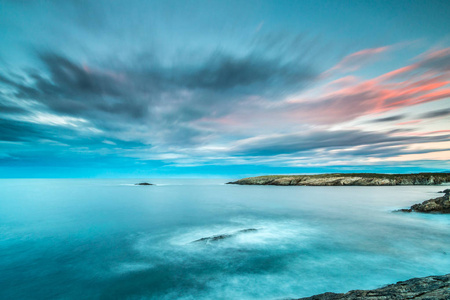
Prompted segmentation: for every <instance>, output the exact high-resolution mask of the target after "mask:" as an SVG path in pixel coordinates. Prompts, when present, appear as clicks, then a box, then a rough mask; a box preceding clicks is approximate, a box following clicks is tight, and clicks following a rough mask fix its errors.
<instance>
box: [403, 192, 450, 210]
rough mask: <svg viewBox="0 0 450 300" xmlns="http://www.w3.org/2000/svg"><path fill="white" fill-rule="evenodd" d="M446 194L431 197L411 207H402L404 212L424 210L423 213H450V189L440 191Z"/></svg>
mask: <svg viewBox="0 0 450 300" xmlns="http://www.w3.org/2000/svg"><path fill="white" fill-rule="evenodd" d="M439 193H444V196H442V197H438V198H434V199H430V200H427V201H424V202H422V203H418V204H414V205H413V206H411V208H408V209H401V210H400V211H403V212H422V213H444V214H448V213H450V200H449V194H450V189H446V190H443V191H440V192H439Z"/></svg>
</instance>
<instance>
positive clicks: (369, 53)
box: [322, 46, 391, 77]
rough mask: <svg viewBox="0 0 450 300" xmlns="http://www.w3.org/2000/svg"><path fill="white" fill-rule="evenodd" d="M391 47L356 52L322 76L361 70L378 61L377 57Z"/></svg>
mask: <svg viewBox="0 0 450 300" xmlns="http://www.w3.org/2000/svg"><path fill="white" fill-rule="evenodd" d="M390 48H391V47H390V46H384V47H378V48H369V49H363V50H360V51H357V52H354V53H352V54H350V55H347V56H346V57H344V58H343V59H342V60H341V61H340V62H338V63H337V64H336V65H335V66H334V67H332V68H331V69H329V70H328V71H325V72H324V73H323V75H322V76H324V77H327V76H329V75H330V74H331V73H333V72H336V71H339V72H351V71H356V70H358V69H360V68H361V67H362V66H364V65H366V64H368V63H370V62H373V61H374V60H376V58H377V56H378V55H379V54H381V53H384V52H386V51H388V50H389V49H390Z"/></svg>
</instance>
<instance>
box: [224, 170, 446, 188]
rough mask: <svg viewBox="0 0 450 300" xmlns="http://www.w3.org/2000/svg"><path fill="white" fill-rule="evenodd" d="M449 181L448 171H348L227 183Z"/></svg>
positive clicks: (396, 182)
mask: <svg viewBox="0 0 450 300" xmlns="http://www.w3.org/2000/svg"><path fill="white" fill-rule="evenodd" d="M447 182H450V173H418V174H377V173H348V174H345V173H344V174H339V173H336V174H320V175H269V176H258V177H249V178H244V179H240V180H238V181H234V182H228V184H240V185H281V186H288V185H307V186H341V185H355V186H379V185H381V186H390V185H437V184H442V183H447Z"/></svg>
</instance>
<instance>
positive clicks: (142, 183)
mask: <svg viewBox="0 0 450 300" xmlns="http://www.w3.org/2000/svg"><path fill="white" fill-rule="evenodd" d="M134 185H153V184H152V183H148V182H139V183H135V184H134Z"/></svg>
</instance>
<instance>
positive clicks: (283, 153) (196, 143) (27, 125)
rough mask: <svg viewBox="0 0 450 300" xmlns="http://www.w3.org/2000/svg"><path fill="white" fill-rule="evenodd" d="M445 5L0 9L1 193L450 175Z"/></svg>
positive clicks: (449, 11)
mask: <svg viewBox="0 0 450 300" xmlns="http://www.w3.org/2000/svg"><path fill="white" fill-rule="evenodd" d="M449 29H450V2H449V1H446V0H444V1H437V0H428V1H403V0H396V1H362V0H361V1H337V0H336V1H325V0H317V1H316V0H315V1H307V0H305V1H253V0H250V1H130V0H127V1H119V0H118V1H108V0H95V1H94V0H93V1H56V0H55V1H17V0H14V1H6V0H0V45H1V46H0V177H1V178H24V177H25V178H37V177H44V178H47V177H56V178H59V177H63V178H64V177H67V178H79V177H88V178H95V177H100V178H104V177H107V178H110V177H130V178H131V177H142V178H143V177H148V178H155V177H228V178H239V177H245V176H253V175H263V174H309V173H325V172H327V173H329V172H386V173H411V172H434V171H436V172H442V171H448V170H449V169H450V122H449V121H450V30H449Z"/></svg>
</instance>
